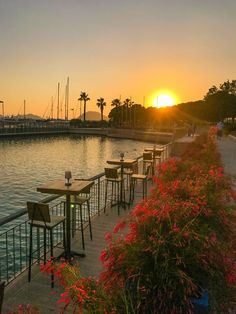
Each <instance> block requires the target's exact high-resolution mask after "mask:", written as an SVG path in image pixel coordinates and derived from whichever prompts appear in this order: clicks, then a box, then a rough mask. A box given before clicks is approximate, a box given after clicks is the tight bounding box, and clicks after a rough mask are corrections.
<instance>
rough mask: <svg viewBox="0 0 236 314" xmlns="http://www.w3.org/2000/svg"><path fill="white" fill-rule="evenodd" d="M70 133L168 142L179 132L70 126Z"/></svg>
mask: <svg viewBox="0 0 236 314" xmlns="http://www.w3.org/2000/svg"><path fill="white" fill-rule="evenodd" d="M70 134H80V135H100V136H107V137H111V138H126V139H132V140H140V141H145V142H152V143H163V144H166V143H169V142H172V141H173V140H174V138H175V136H176V135H177V136H179V134H177V133H174V132H157V131H147V130H145V131H144V130H133V129H118V128H116V129H115V128H106V129H103V128H70Z"/></svg>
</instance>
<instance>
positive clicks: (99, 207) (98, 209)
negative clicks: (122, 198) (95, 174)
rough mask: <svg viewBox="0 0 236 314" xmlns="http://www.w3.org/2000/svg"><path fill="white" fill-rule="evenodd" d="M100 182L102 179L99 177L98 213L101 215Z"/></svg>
mask: <svg viewBox="0 0 236 314" xmlns="http://www.w3.org/2000/svg"><path fill="white" fill-rule="evenodd" d="M100 184H101V180H100V178H98V215H99V216H100Z"/></svg>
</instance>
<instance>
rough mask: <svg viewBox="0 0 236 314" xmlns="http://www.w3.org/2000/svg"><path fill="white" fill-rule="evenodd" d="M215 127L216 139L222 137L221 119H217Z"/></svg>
mask: <svg viewBox="0 0 236 314" xmlns="http://www.w3.org/2000/svg"><path fill="white" fill-rule="evenodd" d="M216 127H217V132H216V137H217V139H218V140H220V139H221V138H222V135H223V128H224V123H223V122H222V121H219V122H218V123H217V124H216Z"/></svg>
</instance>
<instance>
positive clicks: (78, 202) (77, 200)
mask: <svg viewBox="0 0 236 314" xmlns="http://www.w3.org/2000/svg"><path fill="white" fill-rule="evenodd" d="M84 204H85V205H86V207H87V217H88V226H89V234H90V239H91V240H92V239H93V234H92V223H91V215H90V188H89V189H86V190H84V191H83V193H81V194H79V195H72V196H71V210H72V237H74V234H75V229H76V221H79V223H80V231H81V239H82V246H83V250H84V249H85V241H84V222H86V221H87V219H86V218H85V211H84V210H83V205H84ZM77 211H79V219H78V218H77ZM83 214H84V215H83Z"/></svg>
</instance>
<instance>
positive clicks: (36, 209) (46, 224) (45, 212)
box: [27, 202, 66, 288]
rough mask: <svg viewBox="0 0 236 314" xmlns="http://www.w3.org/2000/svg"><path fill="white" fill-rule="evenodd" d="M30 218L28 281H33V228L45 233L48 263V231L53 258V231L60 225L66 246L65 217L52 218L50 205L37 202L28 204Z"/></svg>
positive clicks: (44, 246) (52, 275) (45, 251)
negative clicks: (61, 225)
mask: <svg viewBox="0 0 236 314" xmlns="http://www.w3.org/2000/svg"><path fill="white" fill-rule="evenodd" d="M27 210H28V216H29V219H30V247H29V272H28V281H29V282H30V281H31V267H32V259H33V253H34V252H33V228H34V227H36V228H41V229H43V231H44V234H43V235H44V237H43V242H44V244H43V249H44V250H43V251H44V256H43V261H44V264H45V263H46V254H47V231H48V232H49V237H50V256H51V258H53V229H54V228H55V227H57V226H58V225H59V224H63V245H64V248H65V246H66V244H65V243H66V242H65V220H66V217H65V216H52V215H50V212H49V205H48V204H44V203H37V202H27ZM51 279H52V280H51V287H52V288H53V287H54V274H53V272H52V274H51Z"/></svg>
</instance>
